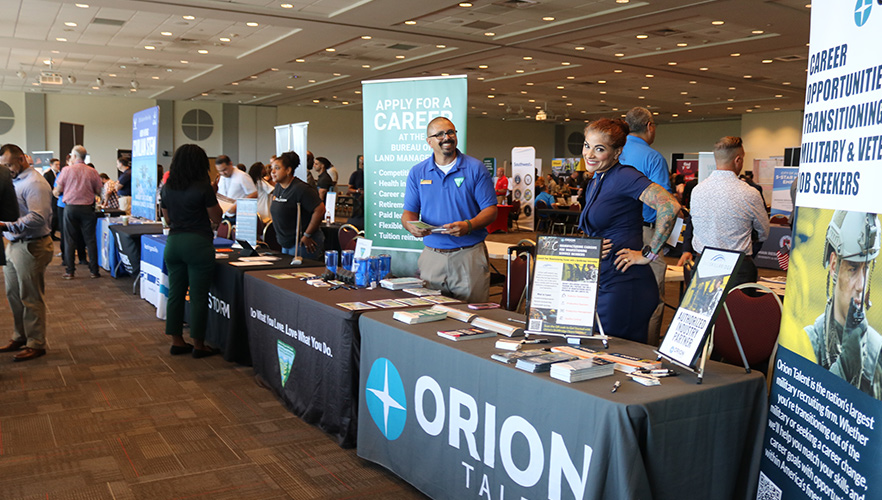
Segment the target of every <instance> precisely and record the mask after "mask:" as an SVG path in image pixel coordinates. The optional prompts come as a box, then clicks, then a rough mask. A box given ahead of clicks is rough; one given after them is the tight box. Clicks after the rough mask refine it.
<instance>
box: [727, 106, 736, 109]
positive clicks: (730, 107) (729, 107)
mask: <svg viewBox="0 0 882 500" xmlns="http://www.w3.org/2000/svg"><path fill="white" fill-rule="evenodd" d="M726 109H735V108H733V107H732V106H726Z"/></svg>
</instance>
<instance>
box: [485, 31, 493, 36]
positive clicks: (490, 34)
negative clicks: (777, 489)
mask: <svg viewBox="0 0 882 500" xmlns="http://www.w3.org/2000/svg"><path fill="white" fill-rule="evenodd" d="M484 36H496V33H493V32H492V31H488V32H487V33H484Z"/></svg>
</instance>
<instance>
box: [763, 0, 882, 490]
mask: <svg viewBox="0 0 882 500" xmlns="http://www.w3.org/2000/svg"><path fill="white" fill-rule="evenodd" d="M880 32H882V5H877V4H876V2H874V1H873V0H858V1H857V3H856V4H855V2H836V1H832V0H820V1H816V2H813V3H812V31H811V43H810V47H811V49H810V51H809V66H808V81H807V85H806V101H805V102H806V108H805V119H804V123H803V130H802V133H803V135H802V149H801V156H800V167H799V181H798V194H797V206H798V207H799V208H798V209H797V211H796V221H797V222H796V228H795V231H794V238H793V250H792V252H791V255H790V269H789V271H788V276H787V296H786V299H785V301H784V315H783V317H782V320H781V334H780V338H779V341H780V349H779V350H778V355H777V358H776V360H775V372H774V377H773V381H772V389H771V400H770V409H769V422H768V427H767V428H766V437H765V443H764V450H763V459H762V465H761V472H760V479H759V491H758V493H757V498H758V499H763V500H766V499H779V498H786V499H788V500H789V499H801V498H808V499H823V500H828V499H837V500H838V499H854V500H864V499H870V498H879V495H880V493H879V492H880V491H882V468H880V467H879V464H880V463H882V432H880V429H879V428H877V425H882V422H879V423H877V422H876V420H877V419H882V402H880V398H882V354H880V353H882V335H880V334H879V329H880V327H882V310H880V308H879V307H875V308H872V307H870V306H871V305H872V302H871V297H870V291H871V290H880V287H882V277H880V275H879V273H876V272H875V267H876V261H877V260H878V257H879V250H880V230H882V225H880V221H879V217H878V216H877V215H876V213H877V212H878V211H879V210H880V208H882V198H880V197H879V195H878V187H879V186H880V185H882V169H880V167H882V51H880V50H879V33H880Z"/></svg>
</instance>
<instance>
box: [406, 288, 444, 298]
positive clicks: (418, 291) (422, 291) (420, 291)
mask: <svg viewBox="0 0 882 500" xmlns="http://www.w3.org/2000/svg"><path fill="white" fill-rule="evenodd" d="M401 290H402V291H404V292H405V293H409V294H411V295H416V296H417V297H424V296H426V295H441V290H432V289H431V288H423V287H421V286H419V287H413V288H402V289H401Z"/></svg>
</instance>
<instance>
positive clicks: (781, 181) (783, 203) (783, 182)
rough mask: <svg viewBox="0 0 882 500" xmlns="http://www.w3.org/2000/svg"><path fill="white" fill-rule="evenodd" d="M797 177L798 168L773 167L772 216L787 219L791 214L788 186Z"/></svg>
mask: <svg viewBox="0 0 882 500" xmlns="http://www.w3.org/2000/svg"><path fill="white" fill-rule="evenodd" d="M797 177H799V167H775V178H774V180H773V181H772V215H786V216H788V217H789V216H790V214H791V212H793V200H792V199H791V198H790V186H791V185H792V184H793V182H794V181H796V179H797Z"/></svg>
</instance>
